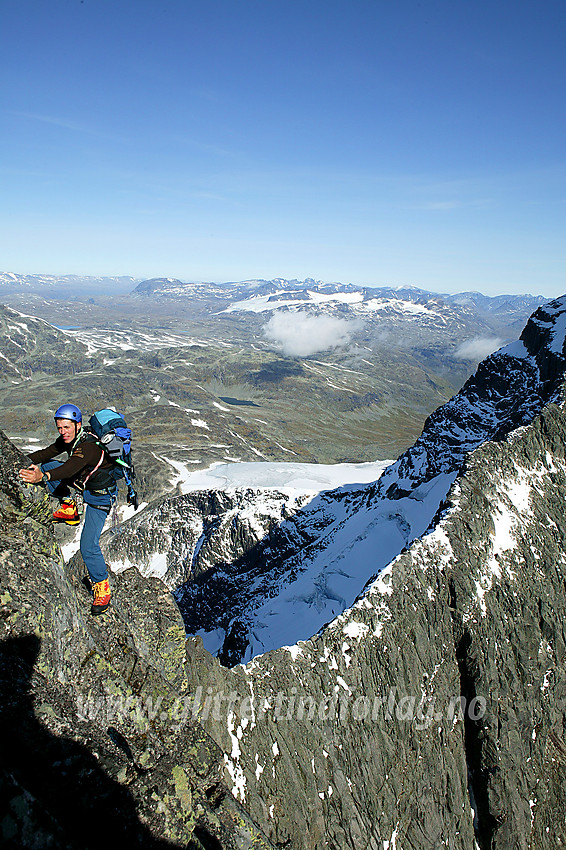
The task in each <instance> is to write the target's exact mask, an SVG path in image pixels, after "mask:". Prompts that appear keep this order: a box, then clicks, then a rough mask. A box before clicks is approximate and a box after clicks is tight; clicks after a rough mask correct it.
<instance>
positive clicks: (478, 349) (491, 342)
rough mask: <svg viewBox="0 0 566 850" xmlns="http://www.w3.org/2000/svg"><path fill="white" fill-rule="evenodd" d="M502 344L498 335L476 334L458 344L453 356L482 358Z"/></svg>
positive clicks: (470, 358) (478, 359)
mask: <svg viewBox="0 0 566 850" xmlns="http://www.w3.org/2000/svg"><path fill="white" fill-rule="evenodd" d="M502 345H503V340H502V339H500V338H499V337H498V336H476V337H474V338H473V339H468V340H466V342H463V343H462V344H461V345H459V346H458V348H457V349H456V351H455V352H454V357H457V358H458V360H477V361H480V360H483V359H484V358H485V357H488V356H489V355H490V354H493V352H494V351H497V349H498V348H501V346H502Z"/></svg>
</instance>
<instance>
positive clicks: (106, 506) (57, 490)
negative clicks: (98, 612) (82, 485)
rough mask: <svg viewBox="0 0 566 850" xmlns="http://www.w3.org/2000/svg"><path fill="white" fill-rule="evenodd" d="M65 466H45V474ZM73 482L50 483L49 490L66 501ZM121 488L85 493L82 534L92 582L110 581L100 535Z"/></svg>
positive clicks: (58, 464)
mask: <svg viewBox="0 0 566 850" xmlns="http://www.w3.org/2000/svg"><path fill="white" fill-rule="evenodd" d="M58 466H61V461H59V460H50V461H47V462H46V463H42V464H41V469H42V470H43V472H49V470H50V469H56V468H57V467H58ZM69 483H70V482H69V481H67V480H66V479H63V480H62V481H48V482H47V490H48V492H49V493H50V495H51V496H57V497H58V498H59V499H63V498H65V497H68V496H70V495H71V490H70V487H69ZM117 490H118V488H117V487H114V488H111V489H110V491H109V492H108V493H100V494H99V493H90V492H89V491H88V490H85V491H84V492H83V501H84V503H85V505H86V509H85V520H84V525H83V530H82V532H81V542H80V548H81V555H82V558H83V561H84V562H85V566H86V568H87V570H88V574H89V576H90V580H91V581H92V582H97V581H104V579H106V578H108V567H107V566H106V561H105V560H104V556H103V554H102V550H101V548H100V535H101V534H102V529H103V528H104V523H105V522H106V517H107V516H108V514H109V513H110V510H111V508H112V505H113V504H114V502H115V501H116V493H117Z"/></svg>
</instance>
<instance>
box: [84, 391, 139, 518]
mask: <svg viewBox="0 0 566 850" xmlns="http://www.w3.org/2000/svg"><path fill="white" fill-rule="evenodd" d="M88 424H89V430H90V431H91V433H92V434H93V435H94V436H95V437H96V443H97V444H98V445H99V446H100V447H101V448H102V449H103V450H104V453H105V454H106V457H107V458H108V459H109V460H110V461H111V463H112V474H113V476H114V478H115V479H116V480H118V479H120V478H123V479H124V481H125V482H126V484H127V485H128V502H129V504H131V505H134V508H135V509H136V510H137V507H138V498H137V495H136V492H135V490H134V485H133V483H132V481H133V479H134V478H135V471H134V462H133V459H132V430H131V428H128V426H127V425H126V420H125V419H124V417H123V416H122V415H121V414H120V413H118V412H117V411H116V410H113V409H112V408H111V407H107V408H104V409H103V410H97V411H96V413H93V414H92V416H91V417H90V419H89V423H88Z"/></svg>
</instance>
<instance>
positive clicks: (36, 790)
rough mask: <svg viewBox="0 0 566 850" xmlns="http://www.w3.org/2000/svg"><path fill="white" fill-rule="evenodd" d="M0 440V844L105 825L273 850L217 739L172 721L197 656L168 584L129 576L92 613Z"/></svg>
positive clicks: (49, 842)
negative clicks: (233, 789)
mask: <svg viewBox="0 0 566 850" xmlns="http://www.w3.org/2000/svg"><path fill="white" fill-rule="evenodd" d="M0 447H1V460H0V512H1V524H0V543H1V551H2V554H1V555H0V634H1V640H0V681H1V685H2V694H3V698H2V703H1V705H0V731H1V734H0V742H1V743H0V753H1V760H0V786H1V789H2V798H3V800H4V801H5V809H4V813H3V819H2V822H1V824H0V829H1V843H2V846H3V847H6V848H10V847H13V848H21V847H29V848H32V847H33V848H37V847H50V846H56V847H60V848H69V850H79V848H80V850H84V848H89V847H92V848H94V847H99V846H100V842H101V834H100V830H101V829H103V830H104V834H112V835H113V836H114V837H115V839H116V840H117V841H118V842H120V843H122V845H123V846H127V847H144V848H145V847H155V848H166V847H168V848H173V847H188V848H191V850H208V848H231V850H236V848H252V847H253V848H270V847H271V846H272V845H271V844H270V842H269V841H268V840H267V839H265V838H264V837H262V834H261V830H260V829H259V828H258V827H257V826H256V825H255V824H254V823H253V821H252V820H251V819H250V817H249V815H248V814H247V813H246V811H245V809H244V808H242V806H241V805H239V803H238V802H237V801H236V800H235V799H234V798H233V797H232V796H231V794H230V793H229V791H228V789H227V786H226V785H225V783H224V782H223V778H222V771H223V757H222V755H223V754H222V751H221V750H220V748H219V747H218V745H217V744H215V743H214V742H213V740H212V739H211V738H210V737H209V736H208V735H207V734H206V733H205V731H204V730H203V728H202V726H201V725H200V724H199V723H198V721H197V720H196V719H195V718H194V717H193V716H192V715H187V716H185V717H184V718H179V717H178V715H179V706H180V705H182V699H183V697H184V696H185V694H186V689H187V683H188V679H187V675H186V670H187V668H188V667H189V666H190V665H191V663H192V662H191V661H190V659H189V657H188V656H187V655H186V646H185V634H184V629H183V624H182V620H181V618H180V615H179V613H178V610H177V608H176V606H175V604H174V602H173V600H172V597H171V595H170V594H169V593H168V591H167V588H166V587H165V585H163V584H162V583H161V582H159V581H157V580H153V581H151V580H147V579H142V578H141V576H140V575H139V573H137V572H136V571H135V570H129V571H127V572H125V573H124V574H122V575H121V576H119V577H116V579H115V580H114V581H113V587H114V597H115V599H114V600H113V601H114V604H113V608H112V612H111V613H110V612H109V613H108V615H106V614H105V615H104V616H103V617H101V618H98V619H94V618H92V617H91V616H90V613H89V608H90V603H89V594H88V593H87V591H86V589H85V587H84V586H83V585H82V581H81V578H82V575H83V570H84V567H82V564H81V563H80V560H78V559H77V561H76V562H74V563H73V564H65V563H64V561H63V559H62V557H61V552H60V550H59V547H58V546H57V544H56V542H55V540H54V538H53V531H52V528H51V517H50V510H51V509H50V506H49V504H48V500H47V499H46V498H45V497H42V496H41V491H37V490H35V489H34V488H31V489H29V490H25V489H24V488H23V487H22V486H20V484H18V483H17V482H18V480H19V479H18V478H17V476H16V470H17V469H18V468H20V467H21V466H22V464H23V462H24V457H23V456H22V455H21V454H20V453H19V452H18V451H17V450H16V449H15V447H14V446H13V445H12V444H11V443H10V442H9V441H8V440H7V439H6V437H5V436H4V435H3V434H2V433H1V432H0ZM202 673H203V676H205V675H206V666H205V667H203V668H202Z"/></svg>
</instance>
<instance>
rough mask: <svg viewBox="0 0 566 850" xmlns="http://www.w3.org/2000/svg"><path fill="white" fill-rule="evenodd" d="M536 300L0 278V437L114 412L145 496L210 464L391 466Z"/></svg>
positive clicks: (23, 439)
mask: <svg viewBox="0 0 566 850" xmlns="http://www.w3.org/2000/svg"><path fill="white" fill-rule="evenodd" d="M542 301H544V299H543V298H542V297H540V296H528V295H517V296H499V297H496V298H489V297H487V296H484V295H481V294H479V293H460V294H458V295H444V296H443V295H438V294H434V293H428V292H425V291H423V290H419V289H416V288H413V287H404V288H400V289H398V288H381V289H373V288H370V287H359V286H353V285H351V284H340V283H323V282H321V281H316V280H313V279H307V280H305V281H298V280H291V281H286V280H283V279H275V280H247V281H240V282H229V283H224V284H217V283H206V282H197V283H183V282H182V281H179V280H176V279H171V278H154V279H151V280H146V281H135V280H134V279H133V278H126V277H121V278H95V277H90V278H82V277H80V276H71V275H69V276H66V277H61V278H59V277H56V276H51V275H17V274H4V275H0V302H2V303H3V304H4V305H6V306H5V307H2V306H1V304H0V329H1V330H2V334H0V404H1V409H0V427H3V428H4V429H5V430H6V432H7V433H8V434H9V435H10V436H11V437H13V438H14V439H16V440H17V442H18V444H19V445H27V444H28V443H29V440H30V439H32V438H33V439H37V440H41V441H44V440H45V439H48V438H49V436H50V434H51V429H52V419H51V411H52V410H53V409H54V407H56V406H57V404H58V403H59V400H60V399H71V398H72V399H74V400H76V402H77V403H78V404H79V406H80V407H81V408H82V409H84V410H85V411H92V410H96V409H97V408H99V407H102V406H107V405H108V404H114V405H117V406H118V407H119V408H120V409H121V410H122V411H123V412H124V413H126V414H127V416H128V418H129V420H130V421H131V423H132V426H133V427H134V430H135V434H136V457H137V458H138V460H139V474H140V489H142V490H143V492H144V495H145V498H146V499H151V498H153V497H155V496H156V495H157V494H160V493H161V494H163V493H166V492H168V491H170V490H171V488H172V487H174V486H175V483H176V482H177V481H179V480H182V479H183V477H184V475H185V474H186V471H187V470H190V469H196V468H199V467H200V468H203V467H207V466H209V465H210V464H211V463H214V462H220V463H225V462H232V461H235V460H237V461H256V460H269V461H282V460H286V461H289V460H292V461H295V462H311V463H313V462H314V463H337V462H360V461H372V460H385V459H392V458H396V457H398V456H399V455H400V454H401V453H402V452H403V451H405V450H406V449H407V447H408V446H410V445H411V444H412V443H413V442H414V440H415V439H416V437H417V436H418V434H419V433H420V431H421V430H422V427H423V423H424V421H425V419H426V417H427V416H428V415H429V414H430V413H431V412H432V411H433V410H435V409H436V408H437V407H439V406H440V405H442V404H443V403H444V402H446V401H447V400H448V399H449V398H450V397H451V396H452V395H454V393H455V392H456V391H457V390H458V389H459V388H460V387H461V386H462V385H463V384H464V382H465V381H466V379H467V378H468V377H469V376H470V374H471V372H472V371H473V369H474V367H475V365H476V364H477V363H478V362H479V361H480V360H482V359H483V358H484V357H486V356H487V355H489V354H490V353H491V352H493V351H495V350H496V349H498V348H500V347H501V346H502V345H504V344H506V343H507V342H509V341H510V340H512V339H516V338H517V336H518V335H519V333H520V331H521V329H522V327H523V326H524V324H525V321H526V320H527V318H528V316H529V315H530V314H531V313H532V312H533V310H534V309H536V307H537V306H538V305H539V304H540V303H541V302H542Z"/></svg>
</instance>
